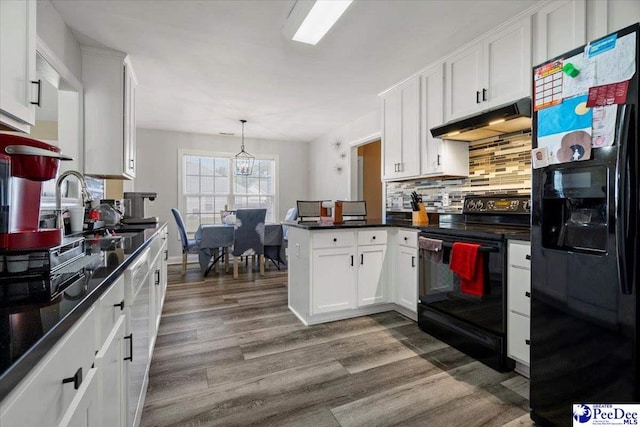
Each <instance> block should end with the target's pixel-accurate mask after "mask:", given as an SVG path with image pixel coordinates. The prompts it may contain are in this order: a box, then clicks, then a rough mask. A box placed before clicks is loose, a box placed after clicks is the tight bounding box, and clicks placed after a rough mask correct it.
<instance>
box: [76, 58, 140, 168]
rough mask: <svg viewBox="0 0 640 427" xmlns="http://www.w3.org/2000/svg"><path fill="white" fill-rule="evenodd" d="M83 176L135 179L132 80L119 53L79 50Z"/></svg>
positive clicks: (133, 77) (127, 66)
mask: <svg viewBox="0 0 640 427" xmlns="http://www.w3.org/2000/svg"><path fill="white" fill-rule="evenodd" d="M82 84H83V89H84V110H85V114H84V133H85V139H84V140H85V173H86V174H87V175H92V176H97V177H103V178H120V179H122V178H133V177H134V176H135V166H136V165H135V86H136V80H135V76H134V74H133V70H132V68H131V64H130V63H129V62H128V58H127V55H126V54H125V53H122V52H117V51H111V50H105V49H95V48H90V47H83V48H82Z"/></svg>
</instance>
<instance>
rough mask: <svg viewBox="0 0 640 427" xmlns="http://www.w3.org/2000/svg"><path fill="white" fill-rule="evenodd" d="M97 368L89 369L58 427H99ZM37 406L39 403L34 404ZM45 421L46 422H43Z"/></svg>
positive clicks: (100, 424)
mask: <svg viewBox="0 0 640 427" xmlns="http://www.w3.org/2000/svg"><path fill="white" fill-rule="evenodd" d="M97 372H98V370H97V369H96V368H91V369H89V372H88V373H87V376H86V377H85V378H84V380H83V381H82V384H81V385H80V388H79V389H78V392H77V394H76V395H75V397H74V398H73V400H72V401H71V404H70V405H69V408H67V411H66V412H65V414H64V416H63V417H62V420H61V421H60V424H58V427H99V426H102V423H101V420H100V410H101V408H100V395H99V392H98V380H97V377H96V375H97ZM32 404H34V405H35V404H37V402H32ZM43 421H44V420H43Z"/></svg>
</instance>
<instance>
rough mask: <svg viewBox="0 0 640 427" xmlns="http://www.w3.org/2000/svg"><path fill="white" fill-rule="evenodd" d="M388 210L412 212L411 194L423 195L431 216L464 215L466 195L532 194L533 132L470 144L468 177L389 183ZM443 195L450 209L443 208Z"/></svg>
mask: <svg viewBox="0 0 640 427" xmlns="http://www.w3.org/2000/svg"><path fill="white" fill-rule="evenodd" d="M386 187H387V198H386V204H387V210H400V209H409V210H410V209H411V204H410V200H411V198H410V194H411V192H412V191H415V192H417V193H418V194H421V195H422V199H423V201H424V203H425V205H426V207H427V211H429V212H449V213H460V212H462V201H463V199H464V196H465V195H467V194H492V193H494V194H495V193H510V194H529V193H531V132H529V131H527V132H518V133H513V134H508V135H501V136H499V137H493V138H487V139H482V140H479V141H474V142H470V143H469V177H468V178H453V179H424V178H422V179H417V180H413V181H401V182H389V183H387V184H386ZM443 194H446V195H448V197H449V206H443V203H442V200H443Z"/></svg>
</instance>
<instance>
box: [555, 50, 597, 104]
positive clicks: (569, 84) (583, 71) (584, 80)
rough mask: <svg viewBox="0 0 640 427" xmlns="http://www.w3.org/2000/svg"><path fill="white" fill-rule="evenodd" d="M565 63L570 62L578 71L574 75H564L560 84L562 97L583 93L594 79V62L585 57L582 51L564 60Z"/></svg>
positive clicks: (591, 84)
mask: <svg viewBox="0 0 640 427" xmlns="http://www.w3.org/2000/svg"><path fill="white" fill-rule="evenodd" d="M564 63H565V64H572V65H573V67H574V68H575V69H576V70H578V71H579V72H580V74H578V75H577V76H576V77H569V76H565V77H564V80H563V85H562V97H563V98H572V97H574V96H578V95H584V94H586V93H587V92H588V91H589V88H590V87H591V86H593V85H594V84H595V81H596V62H595V61H594V60H592V59H590V58H587V57H585V55H584V54H583V53H580V54H578V55H575V56H572V57H571V58H567V59H565V60H564Z"/></svg>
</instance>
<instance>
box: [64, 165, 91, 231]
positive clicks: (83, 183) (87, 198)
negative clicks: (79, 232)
mask: <svg viewBox="0 0 640 427" xmlns="http://www.w3.org/2000/svg"><path fill="white" fill-rule="evenodd" d="M69 175H73V176H75V177H76V178H78V181H80V187H81V188H82V203H85V202H90V201H92V200H93V197H92V196H91V194H90V193H89V190H87V183H86V181H85V180H84V176H83V175H82V174H81V173H80V172H78V171H74V170H68V171H66V172H63V173H62V174H60V176H59V177H58V179H57V180H56V217H57V222H58V223H57V227H58V228H59V229H61V230H64V221H63V219H62V189H61V188H62V181H64V180H65V179H66V178H67V177H68V176H69Z"/></svg>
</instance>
